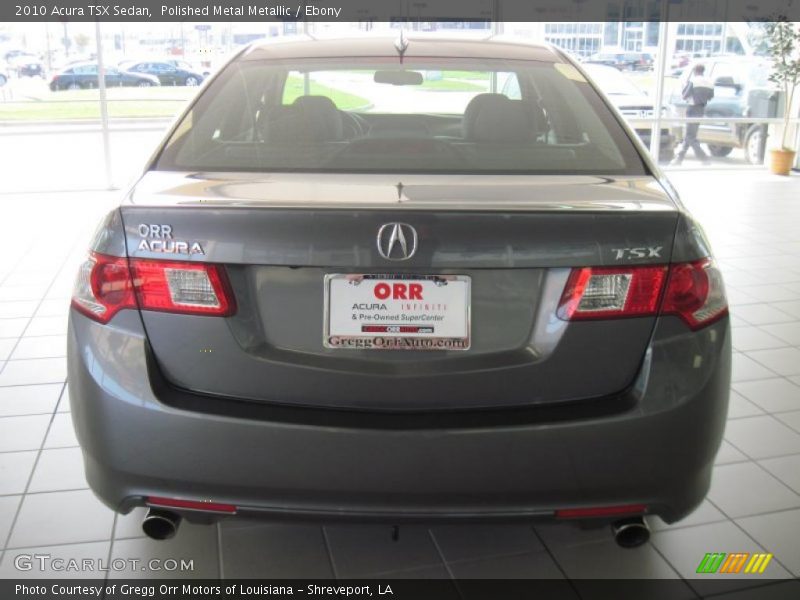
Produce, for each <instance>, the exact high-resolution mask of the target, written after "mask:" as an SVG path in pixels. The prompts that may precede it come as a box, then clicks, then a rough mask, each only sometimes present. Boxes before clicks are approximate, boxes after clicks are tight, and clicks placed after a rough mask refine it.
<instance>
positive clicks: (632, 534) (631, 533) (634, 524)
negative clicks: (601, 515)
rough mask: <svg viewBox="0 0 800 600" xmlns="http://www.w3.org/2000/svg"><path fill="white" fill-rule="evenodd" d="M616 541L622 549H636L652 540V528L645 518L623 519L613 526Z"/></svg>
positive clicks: (612, 530)
mask: <svg viewBox="0 0 800 600" xmlns="http://www.w3.org/2000/svg"><path fill="white" fill-rule="evenodd" d="M611 532H612V533H613V534H614V541H616V542H617V544H618V545H619V546H620V547H622V548H636V547H638V546H641V545H642V544H644V543H646V542H647V540H649V539H650V528H649V527H648V526H647V523H646V522H645V520H644V518H643V517H631V518H630V519H622V520H620V521H616V522H614V523H613V524H612V525H611Z"/></svg>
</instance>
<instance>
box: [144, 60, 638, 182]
mask: <svg viewBox="0 0 800 600" xmlns="http://www.w3.org/2000/svg"><path fill="white" fill-rule="evenodd" d="M156 168H157V169H162V170H212V171H267V172H268V171H313V172H362V173H363V172H367V173H387V172H403V173H409V172H411V173H480V174H487V173H488V174H491V173H532V174H533V173H535V174H560V173H569V174H572V173H579V174H607V175H618V174H630V175H636V174H643V173H644V172H645V167H644V165H643V163H642V161H641V158H640V157H639V155H638V153H637V151H636V149H635V148H634V146H633V144H632V143H631V141H630V139H629V138H628V136H627V134H626V133H625V131H624V130H623V129H622V127H621V126H620V124H619V123H618V122H617V120H616V118H615V117H614V115H613V114H612V113H611V112H610V110H609V108H608V107H607V106H606V105H605V104H604V102H603V101H602V99H601V98H600V97H599V96H598V94H597V93H596V92H595V91H594V90H593V89H592V87H591V86H590V85H589V84H588V83H587V82H586V81H585V80H584V78H583V77H582V76H581V74H580V73H579V72H578V71H577V70H576V69H575V68H574V67H572V66H571V65H569V64H564V63H552V62H534V61H524V62H523V61H478V60H475V59H446V60H444V59H424V60H422V59H415V60H410V59H406V61H404V63H403V64H400V62H399V61H398V60H397V59H386V58H375V59H361V58H360V59H358V60H357V61H355V60H349V59H336V60H334V59H321V60H313V61H312V60H307V61H304V62H298V61H293V62H292V63H291V64H287V63H283V62H280V61H254V60H249V61H248V60H241V61H238V62H235V63H233V64H231V65H229V66H228V67H227V68H226V69H225V70H224V71H223V72H222V73H221V74H220V76H219V77H217V78H216V79H215V80H214V81H213V83H212V84H211V85H210V86H209V87H208V88H207V89H206V90H205V91H204V93H203V94H202V95H201V97H200V98H199V99H198V100H197V101H196V102H195V104H194V106H193V107H192V108H191V110H190V111H189V112H188V113H187V114H186V116H185V117H184V118H183V120H182V122H181V123H180V124H179V125H178V126H177V128H176V129H175V131H174V133H173V134H172V136H171V137H170V139H169V140H168V141H167V143H166V145H165V147H164V149H163V150H162V152H161V155H160V156H159V158H158V161H157V163H156Z"/></svg>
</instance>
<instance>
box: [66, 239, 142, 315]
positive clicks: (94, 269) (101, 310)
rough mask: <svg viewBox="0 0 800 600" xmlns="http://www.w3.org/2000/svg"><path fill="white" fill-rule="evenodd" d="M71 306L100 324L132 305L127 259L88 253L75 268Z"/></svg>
mask: <svg viewBox="0 0 800 600" xmlns="http://www.w3.org/2000/svg"><path fill="white" fill-rule="evenodd" d="M72 306H74V307H75V308H77V309H78V310H79V311H81V312H82V313H83V314H85V315H86V316H88V317H91V318H92V319H94V320H95V321H100V322H101V323H108V321H110V320H111V318H112V317H113V316H114V315H115V314H117V312H119V311H120V310H122V309H123V308H135V307H136V299H135V298H134V295H133V283H132V282H131V275H130V271H128V261H127V259H125V258H117V257H115V256H106V255H105V254H97V253H95V252H92V253H90V254H89V257H88V258H87V259H86V260H85V261H84V262H83V264H81V266H80V268H79V269H78V277H77V279H76V280H75V289H74V290H73V292H72Z"/></svg>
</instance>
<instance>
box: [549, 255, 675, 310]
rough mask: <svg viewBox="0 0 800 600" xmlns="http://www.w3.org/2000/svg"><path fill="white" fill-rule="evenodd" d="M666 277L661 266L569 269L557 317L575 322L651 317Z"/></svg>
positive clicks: (664, 270)
mask: <svg viewBox="0 0 800 600" xmlns="http://www.w3.org/2000/svg"><path fill="white" fill-rule="evenodd" d="M666 276H667V267H665V266H658V267H651V266H647V267H629V268H606V267H584V268H581V269H573V270H572V273H571V274H570V276H569V279H568V280H567V285H566V288H565V289H564V294H563V295H562V297H561V303H560V304H559V307H558V316H559V317H560V318H562V319H564V320H565V321H576V320H578V319H609V318H613V317H641V316H646V315H654V314H655V313H656V312H657V311H658V301H659V298H660V297H661V289H662V288H663V286H664V280H665V279H666Z"/></svg>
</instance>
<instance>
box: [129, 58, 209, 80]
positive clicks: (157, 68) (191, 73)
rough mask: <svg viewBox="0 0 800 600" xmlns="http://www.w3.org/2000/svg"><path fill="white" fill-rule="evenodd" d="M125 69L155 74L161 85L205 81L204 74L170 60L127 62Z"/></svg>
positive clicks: (132, 71) (131, 71)
mask: <svg viewBox="0 0 800 600" xmlns="http://www.w3.org/2000/svg"><path fill="white" fill-rule="evenodd" d="M125 70H126V71H127V72H129V73H139V74H147V75H153V76H154V77H157V78H158V80H159V81H160V82H161V85H186V86H197V85H200V83H201V82H202V81H203V75H202V74H201V73H200V72H198V71H195V70H193V69H187V68H185V67H183V66H180V67H179V66H176V65H173V64H171V63H169V62H166V61H164V62H158V61H142V62H134V63H132V64H127V63H126V66H125Z"/></svg>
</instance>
